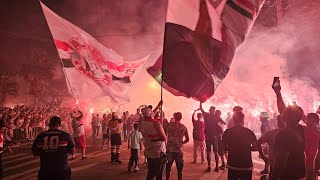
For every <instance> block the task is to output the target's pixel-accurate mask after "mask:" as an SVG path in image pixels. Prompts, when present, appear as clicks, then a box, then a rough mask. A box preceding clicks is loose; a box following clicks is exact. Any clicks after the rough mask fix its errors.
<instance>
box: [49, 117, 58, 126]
mask: <svg viewBox="0 0 320 180" xmlns="http://www.w3.org/2000/svg"><path fill="white" fill-rule="evenodd" d="M60 125H61V118H60V117H58V116H53V117H51V118H50V124H49V127H57V126H60Z"/></svg>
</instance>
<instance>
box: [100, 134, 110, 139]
mask: <svg viewBox="0 0 320 180" xmlns="http://www.w3.org/2000/svg"><path fill="white" fill-rule="evenodd" d="M102 138H103V139H110V135H109V134H103V135H102Z"/></svg>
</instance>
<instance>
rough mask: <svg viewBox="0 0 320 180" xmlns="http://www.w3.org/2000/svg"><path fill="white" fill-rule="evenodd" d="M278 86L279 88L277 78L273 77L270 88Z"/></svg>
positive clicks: (278, 79)
mask: <svg viewBox="0 0 320 180" xmlns="http://www.w3.org/2000/svg"><path fill="white" fill-rule="evenodd" d="M279 86H280V78H279V77H274V78H273V83H272V87H279Z"/></svg>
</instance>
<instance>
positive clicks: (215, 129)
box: [203, 113, 222, 139]
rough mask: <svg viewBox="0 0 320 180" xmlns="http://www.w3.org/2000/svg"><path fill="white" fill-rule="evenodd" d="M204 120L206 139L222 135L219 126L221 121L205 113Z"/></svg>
mask: <svg viewBox="0 0 320 180" xmlns="http://www.w3.org/2000/svg"><path fill="white" fill-rule="evenodd" d="M203 119H204V123H205V128H204V133H205V134H206V139H210V138H213V137H215V136H220V135H221V130H220V126H219V125H218V122H219V119H218V118H217V117H215V116H212V115H210V114H209V113H204V114H203ZM220 119H221V118H220ZM221 121H222V120H221Z"/></svg>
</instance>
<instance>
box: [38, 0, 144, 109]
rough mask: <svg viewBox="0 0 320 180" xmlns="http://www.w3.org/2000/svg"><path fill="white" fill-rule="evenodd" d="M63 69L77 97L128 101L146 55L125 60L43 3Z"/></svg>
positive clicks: (70, 89) (71, 90)
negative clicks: (133, 59) (128, 92)
mask: <svg viewBox="0 0 320 180" xmlns="http://www.w3.org/2000/svg"><path fill="white" fill-rule="evenodd" d="M41 6H42V10H43V12H44V15H45V18H46V20H47V23H48V26H49V29H50V31H51V34H52V37H53V39H54V43H55V45H56V48H57V50H58V53H59V56H60V58H61V62H62V65H63V68H64V72H65V76H66V80H67V84H68V88H69V91H70V92H71V93H72V94H73V95H74V96H75V98H76V99H85V98H97V97H103V96H109V97H110V99H111V100H112V101H113V102H117V103H120V104H123V103H127V102H129V98H128V96H127V91H128V88H129V87H130V86H131V84H132V82H133V81H134V79H135V78H136V76H137V74H138V73H139V71H140V70H141V69H142V68H143V66H144V63H145V62H146V60H147V58H148V56H147V57H145V58H143V59H140V60H137V61H130V62H124V61H123V57H121V56H120V55H118V54H117V53H115V52H114V51H112V50H111V49H108V48H106V47H105V46H104V45H102V44H101V43H99V42H98V41H97V40H96V39H95V38H94V37H92V36H91V35H90V34H88V33H86V32H85V31H84V30H82V29H80V28H79V27H77V26H75V25H73V24H72V23H70V22H68V21H67V20H65V19H63V18H62V17H60V16H58V15H57V14H55V13H54V12H53V11H51V10H50V9H49V8H48V7H47V6H45V5H44V4H42V3H41Z"/></svg>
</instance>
